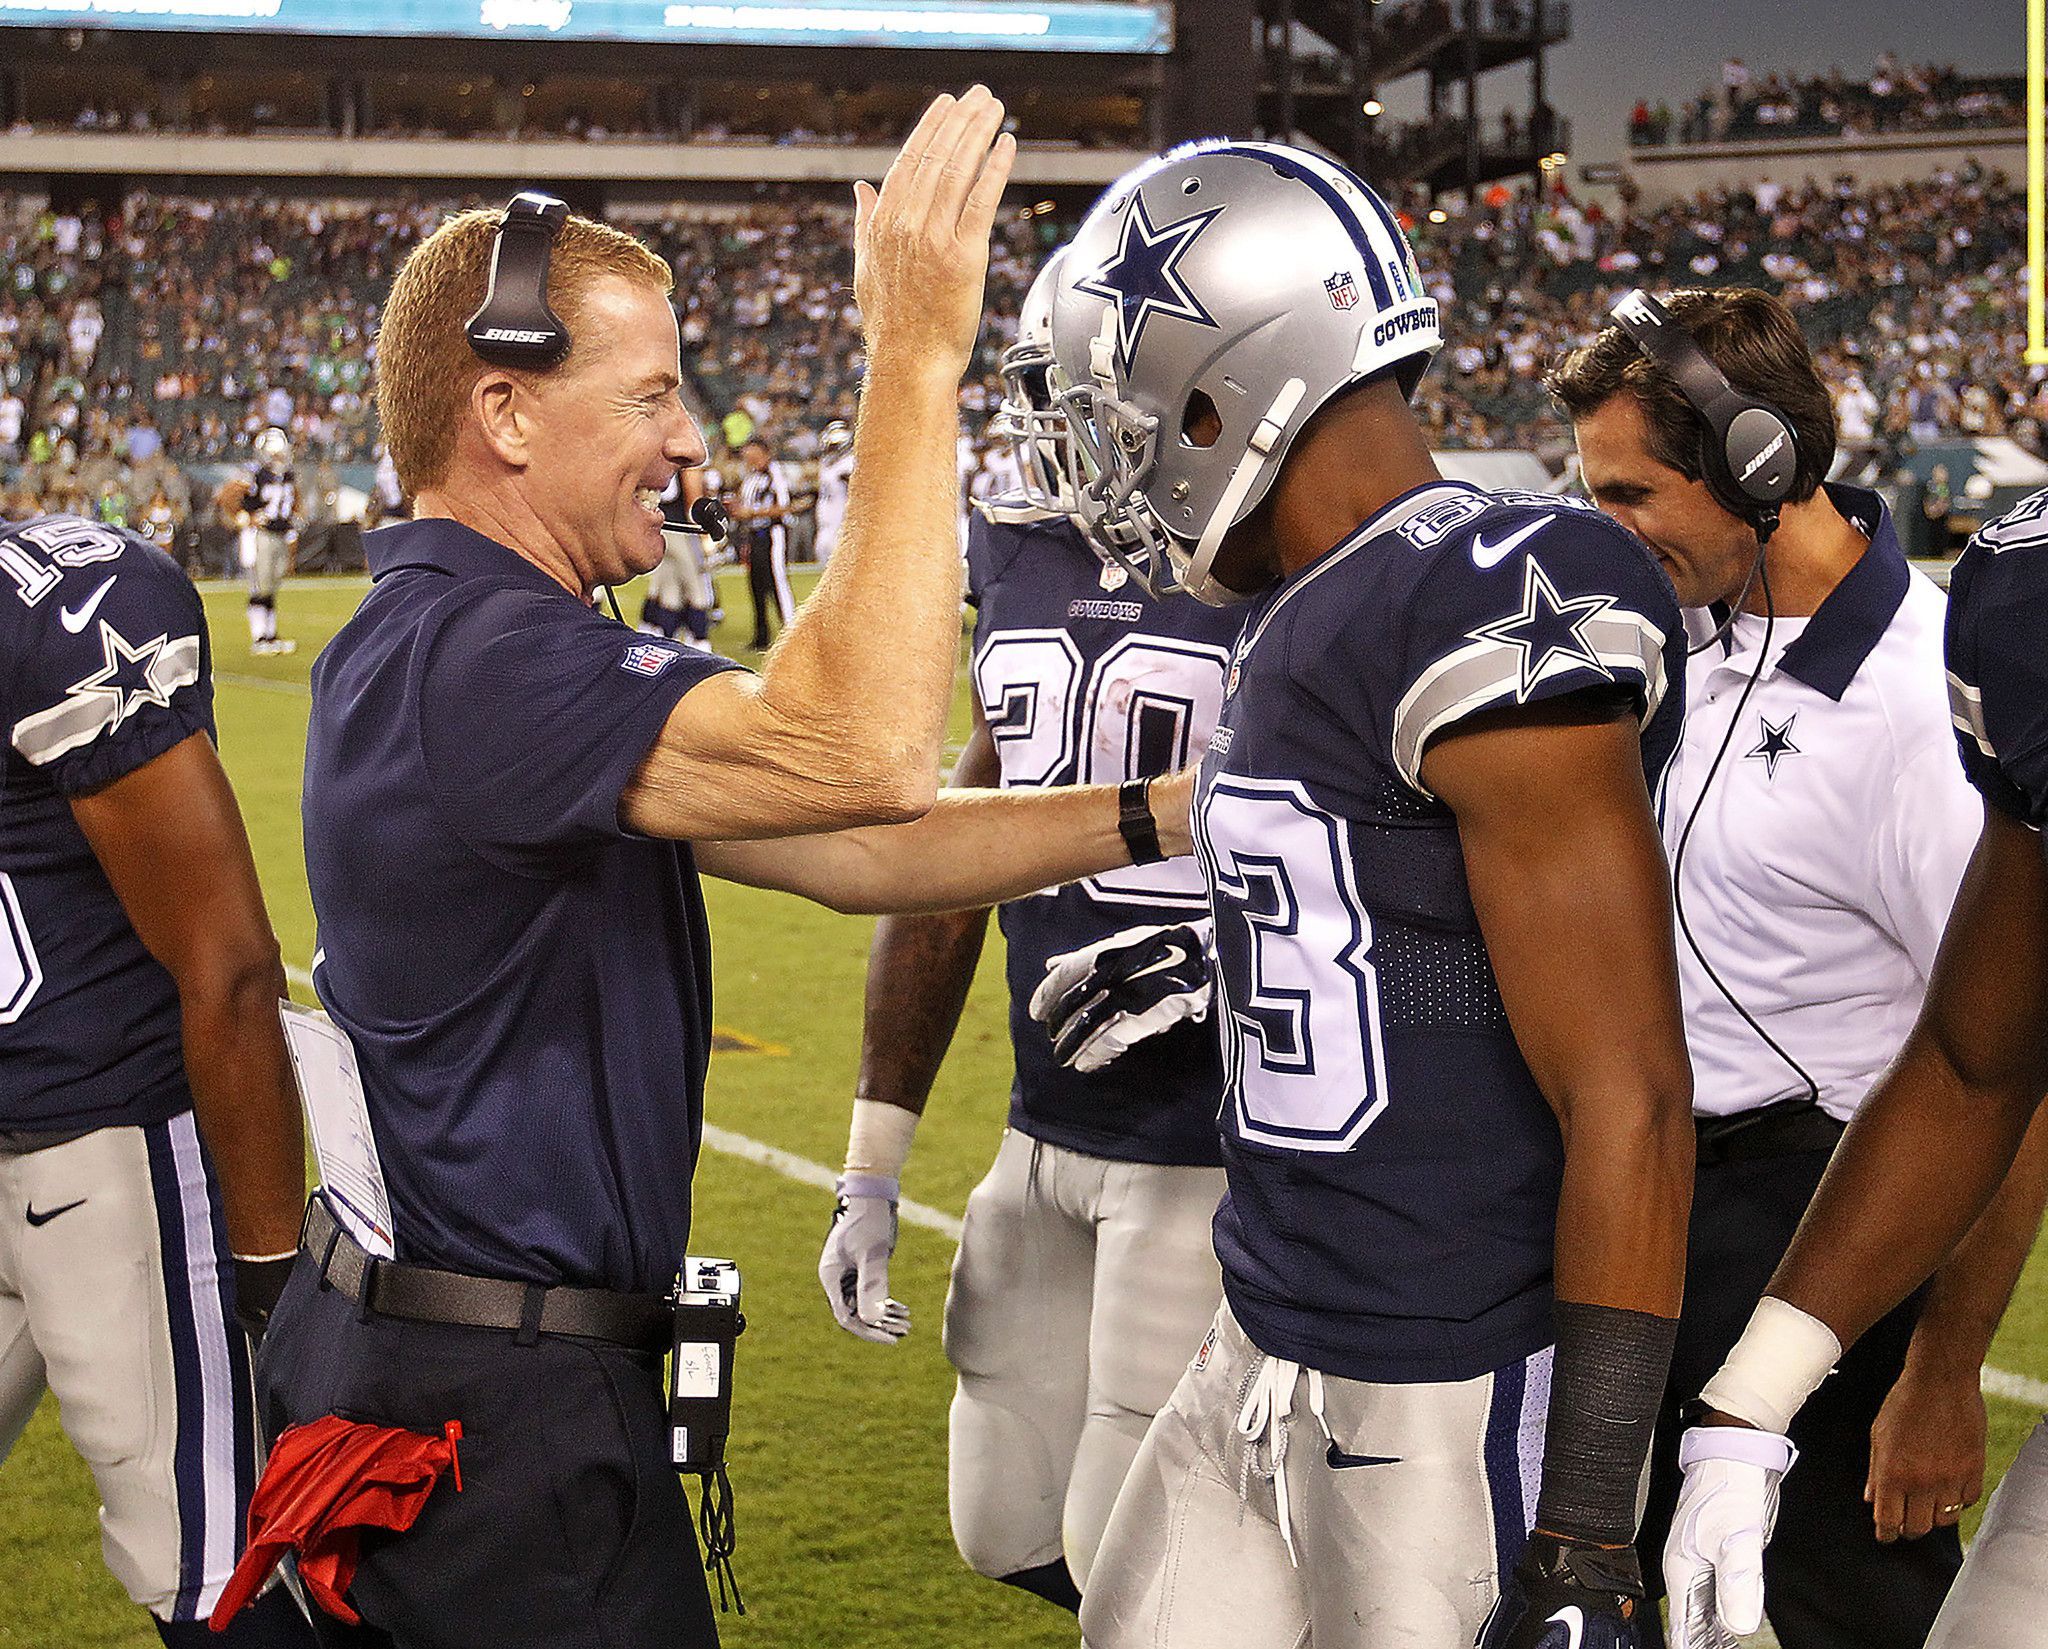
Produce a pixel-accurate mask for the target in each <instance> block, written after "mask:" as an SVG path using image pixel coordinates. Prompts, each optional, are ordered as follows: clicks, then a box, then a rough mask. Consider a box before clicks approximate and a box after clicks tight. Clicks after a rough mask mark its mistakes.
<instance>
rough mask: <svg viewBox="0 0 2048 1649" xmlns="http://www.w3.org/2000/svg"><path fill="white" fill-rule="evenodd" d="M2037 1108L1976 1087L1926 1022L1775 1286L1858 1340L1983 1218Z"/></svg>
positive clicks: (1840, 1153)
mask: <svg viewBox="0 0 2048 1649" xmlns="http://www.w3.org/2000/svg"><path fill="white" fill-rule="evenodd" d="M2034 1109H2035V1107H2034V1102H2033V1100H2032V1099H2021V1098H2020V1097H2019V1096H2017V1095H2015V1094H2012V1093H2005V1094H2000V1093H1998V1092H1995V1091H1989V1090H1985V1089H1981V1088H1973V1087H1972V1086H1970V1085H1968V1084H1966V1083H1965V1082H1964V1081H1963V1080H1962V1078H1961V1077H1960V1076H1959V1075H1958V1074H1957V1072H1956V1071H1955V1069H1954V1067H1953V1066H1952V1065H1951V1064H1950V1063H1949V1062H1948V1061H1947V1060H1946V1059H1945V1058H1944V1057H1943V1056H1942V1054H1941V1052H1940V1051H1939V1049H1938V1048H1937V1047H1936V1046H1935V1044H1934V1041H1933V1039H1932V1038H1931V1037H1929V1036H1927V1035H1925V1034H1924V1033H1923V1031H1922V1030H1916V1031H1915V1032H1914V1034H1913V1036H1912V1037H1911V1039H1909V1040H1908V1042H1907V1044H1906V1048H1905V1051H1904V1052H1903V1053H1902V1054H1901V1055H1900V1057H1899V1059H1898V1060H1897V1061H1896V1063H1895V1064H1894V1065H1893V1067H1892V1069H1891V1071H1890V1072H1889V1073H1888V1074H1887V1076H1886V1078H1885V1080H1884V1081H1883V1082H1882V1083H1880V1084H1879V1086H1878V1088H1877V1091H1876V1092H1874V1093H1873V1094H1872V1095H1871V1096H1870V1098H1869V1099H1868V1100H1867V1101H1865V1103H1864V1105H1863V1108H1862V1110H1861V1111H1860V1112H1859V1113H1858V1114H1857V1117H1856V1120H1855V1121H1854V1122H1853V1123H1852V1124H1850V1127H1849V1131H1848V1133H1847V1134H1845V1135H1844V1136H1843V1138H1842V1142H1841V1144H1840V1145H1838V1146H1837V1147H1836V1148H1835V1154H1834V1157H1833V1159H1832V1160H1831V1161H1830V1162H1829V1164H1828V1171H1827V1174H1826V1176H1825V1177H1824V1178H1823V1179H1822V1180H1821V1184H1820V1189H1819V1190H1818V1191H1817V1192H1816V1193H1815V1194H1814V1198H1813V1201H1812V1203H1811V1204H1809V1205H1808V1207H1807V1210H1806V1214H1805V1216H1804V1217H1803V1218H1802V1219H1801V1220H1800V1222H1799V1230H1798V1233H1797V1235H1795V1236H1794V1237H1793V1239H1792V1246H1791V1247H1790V1249H1788V1250H1787V1252H1786V1255H1785V1258H1784V1259H1783V1260H1782V1261H1780V1262H1779V1265H1778V1269H1777V1271H1776V1273H1775V1274H1774V1275H1773V1276H1772V1278H1771V1283H1770V1288H1769V1290H1768V1292H1769V1293H1770V1294H1772V1295H1773V1296H1775V1297H1776V1298H1778V1299H1780V1300H1783V1301H1785V1302H1787V1303H1788V1304H1790V1305H1793V1306H1796V1307H1798V1308H1799V1309H1800V1310H1801V1311H1804V1312H1806V1313H1808V1314H1809V1315H1810V1316H1813V1317H1816V1318H1818V1319H1819V1320H1820V1321H1821V1322H1823V1323H1825V1324H1826V1325H1827V1326H1828V1328H1829V1329H1831V1330H1832V1331H1833V1332H1834V1334H1835V1337H1836V1338H1837V1339H1838V1340H1839V1341H1840V1342H1841V1343H1842V1345H1844V1346H1848V1345H1850V1344H1852V1343H1853V1342H1854V1341H1855V1340H1856V1339H1857V1338H1858V1337H1859V1336H1860V1335H1862V1334H1863V1333H1864V1331H1865V1330H1867V1329H1868V1328H1869V1327H1870V1326H1871V1325H1872V1324H1873V1323H1875V1322H1876V1321H1877V1320H1878V1318H1880V1317H1882V1316H1883V1315H1884V1314H1885V1313H1886V1312H1888V1311H1890V1310H1891V1309H1892V1308H1893V1307H1894V1306H1896V1305H1897V1304H1898V1303H1899V1302H1900V1301H1901V1300H1903V1299H1904V1298H1905V1297H1906V1296H1907V1295H1908V1294H1910V1293H1911V1292H1912V1291H1913V1290H1914V1289H1915V1288H1917V1287H1919V1286H1920V1284H1921V1283H1922V1282H1924V1281H1926V1280H1927V1278H1928V1277H1929V1276H1930V1275H1931V1274H1932V1273H1933V1272H1934V1270H1935V1268H1936V1267H1937V1266H1939V1265H1941V1264H1942V1263H1943V1261H1944V1260H1946V1259H1947V1258H1948V1256H1949V1255H1950V1253H1951V1252H1952V1251H1953V1250H1954V1249H1955V1247H1956V1244H1957V1243H1959V1242H1960V1241H1961V1240H1962V1239H1963V1237H1964V1236H1965V1234H1966V1233H1968V1232H1970V1231H1971V1229H1972V1227H1973V1226H1974V1225H1976V1224H1977V1222H1978V1220H1979V1218H1980V1216H1982V1215H1983V1213H1984V1211H1985V1209H1986V1208H1987V1207H1988V1206H1989V1205H1990V1203H1991V1201H1992V1199H1993V1197H1995V1196H1996V1195H1997V1194H1998V1192H1999V1188H2000V1187H2001V1185H2003V1184H2004V1183H2005V1180H2006V1177H2007V1168H2008V1165H2009V1164H2010V1163H2011V1162H2012V1160H2013V1156H2014V1153H2015V1152H2016V1151H2017V1150H2018V1148H2019V1144H2020V1141H2021V1139H2022V1138H2023V1137H2024V1136H2025V1134H2026V1131H2027V1128H2028V1124H2029V1122H2030V1121H2031V1120H2032V1118H2033V1115H2034ZM1935 1141H1938V1142H1939V1149H1932V1148H1930V1142H1935Z"/></svg>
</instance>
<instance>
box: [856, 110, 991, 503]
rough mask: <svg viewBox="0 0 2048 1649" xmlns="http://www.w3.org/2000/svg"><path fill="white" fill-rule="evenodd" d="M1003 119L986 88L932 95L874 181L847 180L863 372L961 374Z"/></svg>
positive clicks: (978, 300)
mask: <svg viewBox="0 0 2048 1649" xmlns="http://www.w3.org/2000/svg"><path fill="white" fill-rule="evenodd" d="M1002 124H1003V106H1002V104H1001V103H999V102H998V101H997V100H996V98H995V97H994V95H993V94H992V93H991V92H990V91H989V90H988V88H987V87H986V86H972V87H969V88H968V90H967V92H966V93H965V95H963V96H961V97H957V98H956V97H952V96H949V95H942V96H940V97H937V98H935V99H933V101H932V104H931V106H930V107H929V108H927V109H926V110H925V112H924V118H923V119H922V120H920V121H919V122H918V123H917V129H916V130H915V131H913V132H912V133H911V134H910V137H909V138H908V139H907V140H906V141H905V143H904V145H903V148H902V149H901V150H900V151H899V152H898V154H897V156H896V160H895V163H894V164H893V165H891V166H890V168H889V174H888V176H887V177H885V178H883V180H882V187H881V188H880V189H879V190H877V189H876V188H875V187H874V186H873V185H872V184H868V183H856V184H855V185H854V186H853V197H854V232H853V295H854V297H855V299H856V300H857V301H858V302H859V304H860V313H861V325H862V328H863V330H864V332H865V333H866V337H867V346H868V355H869V363H870V370H874V369H876V368H896V367H899V366H902V367H930V368H932V369H933V370H935V371H937V372H938V373H940V374H941V375H943V376H945V377H947V378H948V379H950V380H951V381H952V382H954V383H956V384H957V383H958V381H959V378H960V375H961V373H962V372H964V371H965V370H966V368H967V359H968V356H969V355H970V354H971V353H972V352H973V349H974V338H975V334H976V333H977V332H978V331H979V330H980V328H981V316H982V288H983V285H984V282H985V281H986V279H987V276H988V245H989V232H990V230H991V229H993V227H994V226H995V218H996V207H997V205H998V204H999V203H1000V202H1001V200H1002V196H1003V185H1004V184H1005V183H1007V182H1008V181H1009V177H1010V164H1011V162H1012V161H1013V160H1014V159H1015V157H1016V153H1017V144H1016V140H1015V139H1014V138H1012V137H1011V136H1010V135H1009V134H1008V133H1007V132H1004V131H1003V130H1002ZM856 473H858V468H857V467H856Z"/></svg>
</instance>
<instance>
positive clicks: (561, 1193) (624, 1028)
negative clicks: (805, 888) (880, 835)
mask: <svg viewBox="0 0 2048 1649" xmlns="http://www.w3.org/2000/svg"><path fill="white" fill-rule="evenodd" d="M366 548H367V550H368V553H369V560H370V569H371V572H372V573H373V574H374V575H375V578H376V582H375V584H374V585H373V587H372V588H371V590H370V593H369V595H368V596H366V597H365V598H364V600H363V604H362V606H361V607H360V608H358V609H357V611H356V614H355V616H354V617H353V618H351V619H350V620H349V622H348V623H347V624H346V625H345V626H343V628H342V630H341V632H340V633H339V634H338V635H337V636H336V637H335V638H334V640H333V642H331V643H330V644H329V646H328V647H327V649H326V651H325V652H323V653H322V654H321V655H320V660H319V662H318V663H317V664H316V665H315V666H314V667H313V712H312V720H311V724H310V726H309V728H308V731H307V737H306V783H305V797H304V818H305V832H306V876H307V883H308V885H309V887H310V889H311V891H312V895H313V912H314V915H315V916H316V917H317V918H318V919H319V925H320V957H319V960H318V962H317V963H316V965H315V967H314V972H313V977H314V982H315V984H316V985H317V986H318V988H319V991H320V997H321V1000H322V1001H323V1002H324V1003H325V1004H326V1006H327V1009H328V1011H329V1012H330V1013H331V1014H332V1015H333V1016H334V1019H335V1022H336V1023H337V1024H338V1025H340V1026H341V1027H342V1028H343V1029H344V1030H345V1031H347V1033H348V1035H349V1039H350V1040H351V1041H352V1042H353V1043H354V1044H355V1051H356V1059H357V1065H358V1068H359V1069H360V1071H361V1074H362V1080H363V1093H364V1097H365V1100H366V1101H367V1104H368V1108H369V1114H370V1124H371V1127H372V1130H373V1131H374V1133H375V1135H376V1140H377V1148H378V1154H379V1156H380V1157H381V1158H382V1160H383V1164H384V1174H385V1178H386V1181H387V1182H388V1185H389V1188H390V1193H391V1205H392V1215H393V1220H394V1223H395V1224H396V1226H397V1248H398V1256H399V1258H400V1259H404V1260H413V1261H418V1262H420V1263H423V1264H427V1265H435V1266H441V1267H444V1268H446V1269H448V1270H452V1271H462V1272H468V1273H472V1274H476V1275H482V1276H490V1277H510V1278H515V1279H518V1280H520V1281H526V1282H536V1283H570V1284H579V1285H584V1286H590V1287H605V1288H615V1289H631V1290H641V1291H647V1290H656V1289H663V1288H666V1287H667V1286H668V1284H669V1283H670V1282H671V1281H672V1280H673V1278H674V1274H675V1271H676V1268H677V1267H678V1266H679V1265H680V1264H681V1263H682V1260H683V1255H684V1250H685V1247H686V1245H687V1243H688V1240H689V1230H690V1175H691V1172H692V1170H693V1169H694V1167H695V1165H696V1158H697V1148H698V1144H699V1141H700V1138H701V1134H702V1130H703V1119H704V1108H703V1107H704V1071H705V1066H706V1062H707V1060H708V1058H709V1052H710V1040H711V974H710V940H709V936H708V934H707V931H706V928H705V922H704V907H703V900H702V896H701V894H700V892H699V890H698V885H697V873H696V869H695V866H694V865H693V863H692V861H691V856H690V851H689V849H688V848H687V847H685V846H683V845H682V844H680V843H676V842H666V841H652V840H649V839H647V838H645V837H642V836H637V835H635V834H633V833H632V832H630V831H628V830H627V829H626V828H625V826H624V825H623V824H622V823H621V822H620V820H619V798H620V795H621V794H622V793H623V791H624V790H625V788H626V786H627V784H628V783H629V782H630V781H631V779H632V777H633V775H634V773H635V772H636V771H637V770H638V769H639V766H640V764H641V762H642V760H644V758H645V757H646V755H647V752H648V750H649V749H650V748H651V747H652V745H653V743H654V740H655V738H656V737H657V736H658V734H659V733H660V731H661V727H662V723H663V722H664V721H666V720H667V719H668V715H669V712H670V711H671V710H673V709H674V708H675V705H676V702H677V700H679V699H680V698H682V696H683V695H684V694H685V693H686V692H688V691H689V690H690V688H691V687H693V686H695V685H696V684H698V683H700V682H702V681H703V680H705V679H706V678H707V677H709V676H711V675H713V674H716V673H717V672H718V671H720V670H725V669H730V668H733V666H732V665H730V664H728V663H727V661H725V660H723V659H719V658H715V657H713V656H711V655H710V654H707V653H699V652H696V651H693V650H691V649H689V648H685V647H679V646H676V645H674V644H673V643H670V642H665V641H658V640H650V639H649V638H647V637H645V636H641V635H637V634H635V633H634V632H633V631H631V630H628V629H626V628H625V627H624V626H622V625H620V624H619V623H617V622H616V621H615V620H613V619H610V618H606V617H602V616H600V615H599V614H597V613H595V612H593V611H592V610H591V609H590V607H589V606H588V605H587V604H586V603H584V602H583V601H581V600H579V599H578V598H577V597H576V596H574V595H573V594H571V593H570V592H569V591H567V590H565V589H563V588H562V586H561V585H559V584H557V583H555V582H554V581H553V580H552V579H550V578H549V577H548V576H547V575H546V574H545V573H543V572H541V570H540V569H539V568H538V567H536V566H534V565H533V564H532V563H531V562H528V561H526V560H524V559H522V558H521V557H520V556H518V555H515V554H514V553H513V552H512V551H511V550H509V549H506V548H505V547H504V546H502V545H500V544H496V543H494V542H492V541H491V540H490V539H488V538H485V537H484V536H482V535H481V534H479V533H475V532H471V531H470V530H469V529H468V528H466V527H461V526H458V525H456V524H455V523H454V522H452V521H446V520H431V519H430V520H423V521H412V522H406V523H403V524H401V525H399V526H394V527H387V528H385V529H384V530H383V531H381V532H376V533H372V534H371V535H370V536H369V538H368V540H367V541H366Z"/></svg>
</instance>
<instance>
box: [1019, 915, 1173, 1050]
mask: <svg viewBox="0 0 2048 1649" xmlns="http://www.w3.org/2000/svg"><path fill="white" fill-rule="evenodd" d="M1207 930H1208V924H1207V923H1206V922H1203V923H1199V924H1198V923H1193V922H1176V923H1171V924H1169V925H1167V926H1164V927H1152V928H1125V929H1124V931H1123V932H1121V933H1114V934H1111V935H1110V936H1109V937H1108V938H1107V939H1100V940H1097V941H1096V942H1095V943H1094V944H1092V945H1083V946H1082V947H1081V948H1080V949H1079V950H1070V951H1066V952H1063V953H1062V954H1061V955H1058V956H1055V957H1054V958H1053V959H1052V960H1051V961H1049V962H1047V963H1046V965H1045V978H1044V979H1043V980H1041V981H1040V982H1039V986H1038V989H1037V990H1035V991H1034V992H1032V994H1031V1017H1032V1018H1033V1019H1036V1020H1038V1021H1039V1022H1040V1023H1042V1024H1043V1025H1044V1026H1045V1028H1046V1030H1047V1031H1048V1032H1049V1033H1050V1034H1051V1036H1052V1051H1053V1057H1054V1058H1056V1059H1058V1060H1059V1062H1060V1063H1061V1064H1062V1065H1071V1066H1072V1067H1073V1068H1074V1069H1075V1070H1077V1071H1082V1072H1087V1071H1099V1070H1101V1069H1102V1068H1103V1066H1105V1065H1107V1064H1108V1063H1109V1062H1110V1061H1111V1060H1113V1059H1115V1058H1116V1057H1117V1055H1119V1054H1121V1053H1123V1052H1124V1051H1125V1050H1126V1049H1128V1048H1130V1047H1132V1046H1134V1045H1135V1044H1137V1043H1139V1042H1142V1041H1144V1040H1145V1038H1147V1037H1148V1036H1157V1035H1158V1034H1159V1033H1160V1032H1161V1031H1163V1030H1166V1029H1167V1028H1168V1027H1170V1026H1173V1025H1177V1024H1179V1023H1180V1022H1181V1021H1182V1020H1183V1019H1200V1018H1202V1017H1204V1016H1205V1015H1206V1014H1207V1013H1208V1011H1209V993H1210V990H1211V988H1212V987H1211V983H1210V977H1209V956H1208V944H1209V939H1208V931H1207Z"/></svg>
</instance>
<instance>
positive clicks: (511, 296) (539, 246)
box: [463, 189, 569, 367]
mask: <svg viewBox="0 0 2048 1649" xmlns="http://www.w3.org/2000/svg"><path fill="white" fill-rule="evenodd" d="M568 221H569V206H568V203H567V202H566V201H561V200H557V199H556V198H555V197H554V196H553V195H544V194H542V193H541V192H540V191H539V190H537V189H522V190H521V191H520V192H519V193H518V194H516V195H514V196H513V197H512V199H511V202H510V204H508V205H507V206H506V208H505V216H504V218H503V220H502V221H501V222H500V223H499V225H498V235H497V239H496V240H494V241H493V242H492V243H491V276H490V284H489V285H488V286H486V287H485V288H484V301H483V303H482V304H481V305H479V306H478V309H477V312H476V313H475V314H474V315H472V316H470V318H469V321H468V323H467V324H466V325H465V326H464V327H463V333H464V335H465V336H466V337H467V338H468V339H469V347H470V348H471V349H473V350H475V351H476V352H477V353H478V354H479V355H481V356H482V357H483V358H484V359H485V360H487V361H489V362H490V363H491V364H492V365H493V366H523V367H550V366H554V365H555V364H556V363H557V362H559V361H560V360H561V359H562V357H563V356H565V355H567V354H568V353H569V329H568V328H567V327H566V326H564V325H563V324H562V322H561V318H560V317H559V316H557V315H556V314H555V312H554V311H553V310H552V309H550V308H549V307H548V259H549V257H550V255H551V254H552V253H553V252H554V249H555V236H557V235H558V234H560V233H561V232H562V225H563V224H565V223H567V222H568Z"/></svg>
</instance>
